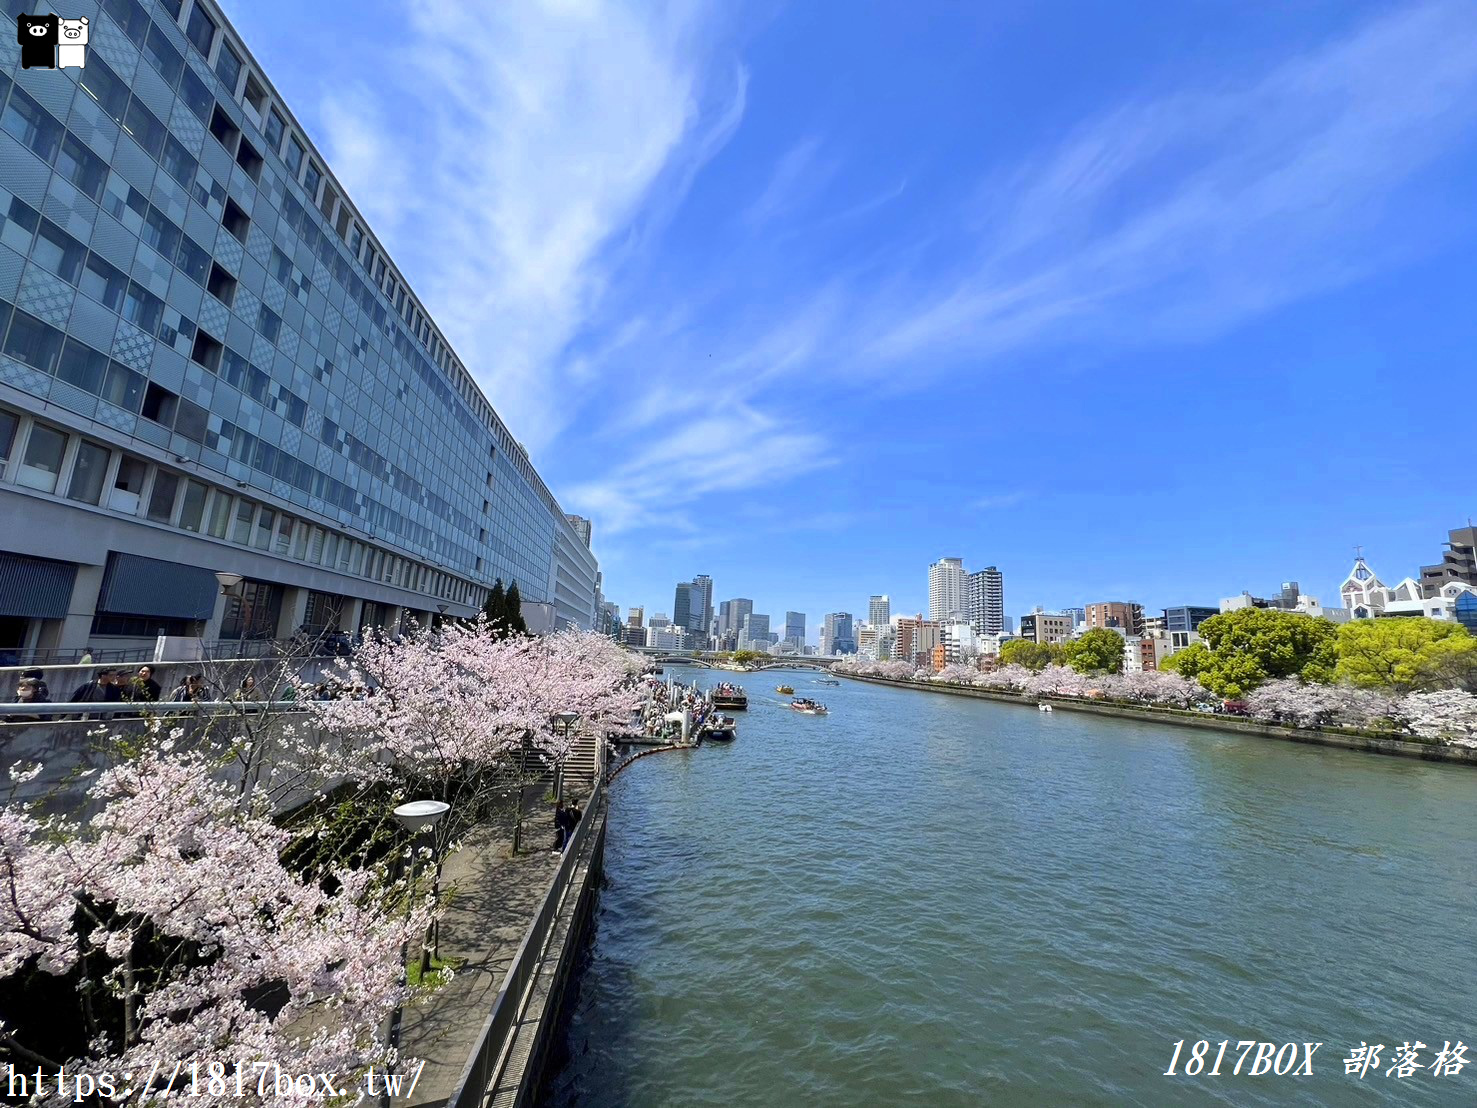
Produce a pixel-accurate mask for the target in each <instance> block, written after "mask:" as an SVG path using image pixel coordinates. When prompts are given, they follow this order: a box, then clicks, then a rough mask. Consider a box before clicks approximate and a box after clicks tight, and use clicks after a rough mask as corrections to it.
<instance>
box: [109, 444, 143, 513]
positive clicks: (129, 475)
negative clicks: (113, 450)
mask: <svg viewBox="0 0 1477 1108" xmlns="http://www.w3.org/2000/svg"><path fill="white" fill-rule="evenodd" d="M148 473H149V467H148V464H147V463H146V462H144V460H143V459H142V458H133V457H130V456H129V455H127V454H125V455H123V458H122V460H120V461H119V463H118V476H117V477H114V478H113V488H112V491H110V492H109V493H108V507H109V508H112V509H113V511H115V512H122V513H124V514H125V515H130V516H136V515H138V508H139V504H140V503H141V498H142V497H143V494H144V478H145V477H147V476H148Z"/></svg>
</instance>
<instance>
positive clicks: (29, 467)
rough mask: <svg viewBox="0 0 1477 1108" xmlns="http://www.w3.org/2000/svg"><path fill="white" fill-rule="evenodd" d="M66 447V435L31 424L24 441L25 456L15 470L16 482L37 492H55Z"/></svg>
mask: <svg viewBox="0 0 1477 1108" xmlns="http://www.w3.org/2000/svg"><path fill="white" fill-rule="evenodd" d="M66 448H67V437H66V436H65V435H63V434H62V433H61V432H60V431H53V430H52V429H51V428H50V427H43V426H41V424H39V423H37V424H33V425H32V426H31V438H30V441H29V442H27V443H26V456H25V458H24V459H23V460H22V462H21V464H20V468H19V469H18V470H17V471H16V476H15V480H16V484H18V485H23V486H25V487H26V488H28V489H36V490H37V491H39V492H55V491H56V479H57V475H58V474H60V473H61V470H62V454H63V453H64V452H65V451H66Z"/></svg>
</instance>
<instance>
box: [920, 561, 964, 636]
mask: <svg viewBox="0 0 1477 1108" xmlns="http://www.w3.org/2000/svg"><path fill="white" fill-rule="evenodd" d="M963 611H964V559H963V558H940V559H939V560H938V561H936V562H934V563H933V565H931V566H929V567H928V618H929V619H933V620H940V621H942V620H946V619H949V618H950V617H951V616H953V615H954V614H955V613H957V612H963Z"/></svg>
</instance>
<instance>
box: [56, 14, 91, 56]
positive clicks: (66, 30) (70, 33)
mask: <svg viewBox="0 0 1477 1108" xmlns="http://www.w3.org/2000/svg"><path fill="white" fill-rule="evenodd" d="M60 23H61V26H60V28H59V40H58V45H57V50H56V64H57V68H59V69H68V68H76V69H83V68H86V66H87V17H86V16H85V15H84V16H83V17H82V18H81V19H63V20H61V21H60Z"/></svg>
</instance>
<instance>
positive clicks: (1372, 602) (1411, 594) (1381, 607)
mask: <svg viewBox="0 0 1477 1108" xmlns="http://www.w3.org/2000/svg"><path fill="white" fill-rule="evenodd" d="M1463 593H1474V594H1477V588H1473V587H1472V586H1471V585H1469V584H1467V583H1466V582H1464V581H1448V582H1447V583H1446V584H1444V585H1442V586H1441V587H1440V588H1439V589H1437V590H1435V592H1434V594H1433V595H1431V596H1426V595H1425V593H1424V591H1423V589H1422V587H1421V583H1420V582H1419V581H1417V580H1416V579H1415V578H1414V577H1407V578H1405V580H1403V581H1401V582H1400V583H1399V584H1398V585H1395V586H1393V587H1392V586H1389V585H1386V584H1385V583H1384V582H1383V581H1381V580H1380V579H1379V577H1378V576H1377V575H1376V574H1375V572H1374V570H1372V569H1370V568H1369V563H1367V562H1366V561H1365V560H1364V555H1363V554H1362V553H1361V554H1359V555H1357V556H1356V557H1355V559H1354V568H1353V569H1351V570H1350V571H1349V576H1348V577H1347V578H1345V579H1344V583H1343V584H1342V585H1340V586H1339V595H1340V596H1342V597H1343V600H1344V607H1345V608H1347V609H1349V613H1350V614H1351V615H1352V616H1353V617H1354V618H1355V619H1374V618H1375V617H1377V616H1426V617H1427V618H1429V619H1452V618H1454V617H1453V608H1454V606H1455V604H1456V598H1457V597H1459V596H1461V595H1462V594H1463Z"/></svg>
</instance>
